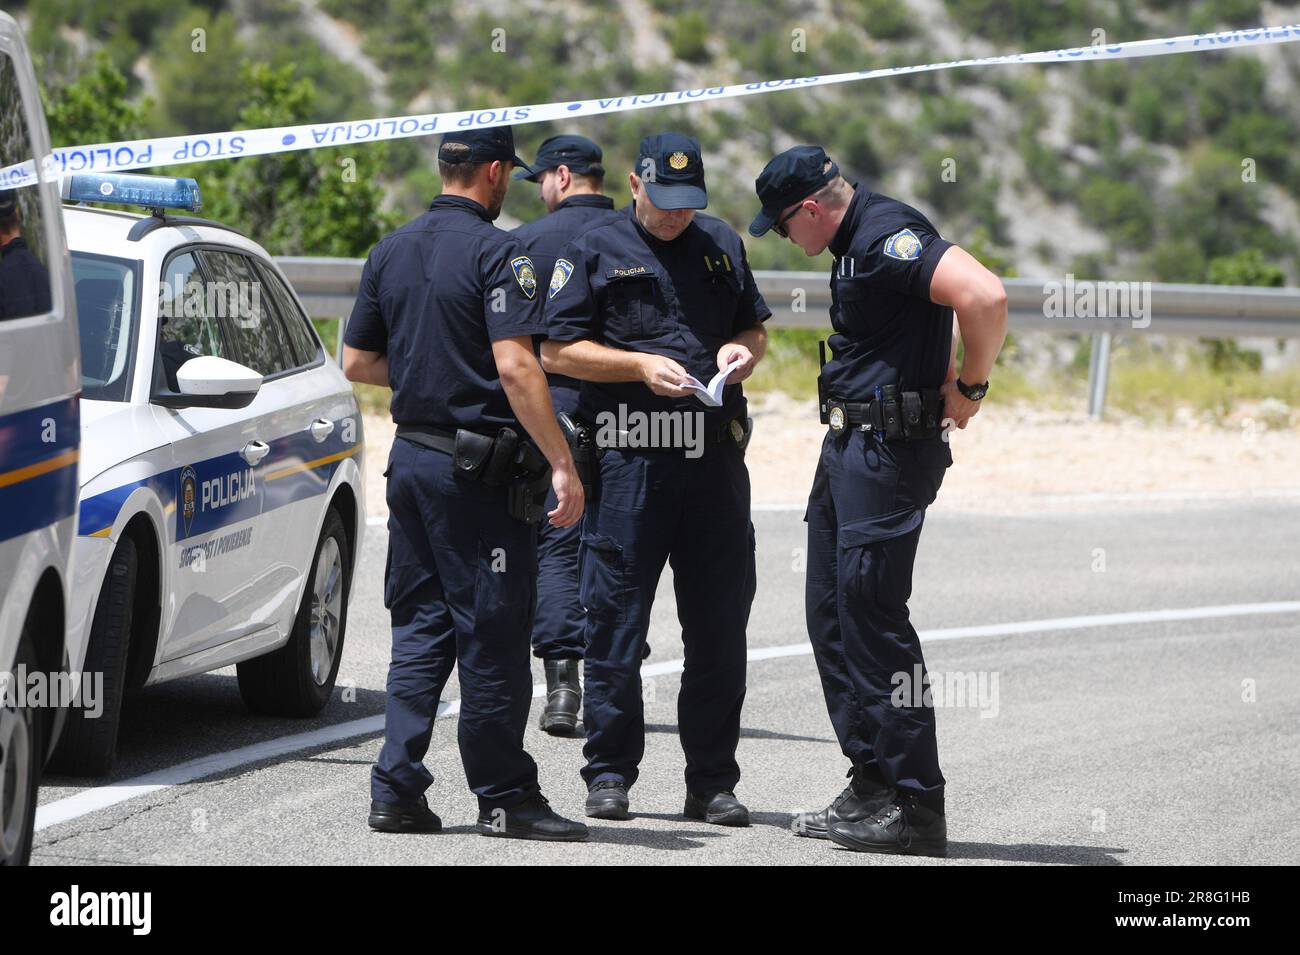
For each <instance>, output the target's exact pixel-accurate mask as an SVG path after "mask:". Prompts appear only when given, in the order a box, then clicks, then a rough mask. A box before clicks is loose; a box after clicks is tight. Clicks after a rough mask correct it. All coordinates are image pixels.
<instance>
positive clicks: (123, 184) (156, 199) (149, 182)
mask: <svg viewBox="0 0 1300 955" xmlns="http://www.w3.org/2000/svg"><path fill="white" fill-rule="evenodd" d="M63 198H64V200H65V201H67V202H107V203H111V204H113V205H120V206H145V207H147V208H149V209H152V210H154V211H155V212H158V213H159V214H161V210H163V209H185V210H187V211H189V212H198V211H199V210H200V209H202V208H203V199H202V197H201V196H200V194H199V184H198V182H197V181H195V180H193V179H172V178H169V177H167V176H137V175H132V174H128V173H77V174H75V175H71V176H66V177H64V180H63Z"/></svg>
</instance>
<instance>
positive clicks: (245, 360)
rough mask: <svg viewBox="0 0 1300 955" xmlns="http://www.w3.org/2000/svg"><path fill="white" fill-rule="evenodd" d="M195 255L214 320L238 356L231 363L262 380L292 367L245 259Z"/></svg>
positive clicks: (210, 252) (258, 282)
mask: <svg viewBox="0 0 1300 955" xmlns="http://www.w3.org/2000/svg"><path fill="white" fill-rule="evenodd" d="M199 255H200V257H201V258H202V259H203V264H204V267H205V269H206V270H207V273H208V280H209V282H211V290H212V292H213V299H214V301H215V304H216V305H217V316H218V318H219V320H220V321H221V326H222V328H224V329H225V332H226V335H227V337H228V338H229V339H230V342H231V346H232V347H233V348H234V350H235V353H236V355H237V356H238V357H236V358H235V360H236V361H238V362H240V363H241V364H244V365H247V366H248V367H249V368H251V369H253V370H254V371H256V372H257V373H258V374H260V375H263V376H267V375H274V374H276V373H277V372H281V371H287V370H289V369H290V368H292V367H294V365H295V364H297V363H296V362H295V361H294V360H293V356H292V354H291V353H290V352H289V351H288V349H287V348H285V347H282V344H283V339H284V334H283V332H282V331H281V330H280V329H279V327H278V324H277V323H276V321H275V319H274V317H273V316H270V315H268V313H267V310H266V308H265V305H264V302H263V298H264V297H265V296H264V290H263V287H262V280H261V278H260V277H259V276H258V274H257V272H256V271H254V269H253V263H252V262H251V261H250V260H249V258H248V257H247V256H245V255H243V254H241V253H238V252H226V251H221V250H217V249H204V250H202V251H201V252H199Z"/></svg>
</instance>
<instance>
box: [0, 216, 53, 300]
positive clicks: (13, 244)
mask: <svg viewBox="0 0 1300 955" xmlns="http://www.w3.org/2000/svg"><path fill="white" fill-rule="evenodd" d="M53 307H54V305H53V304H52V303H51V301H50V273H49V271H47V270H46V268H45V266H44V265H42V264H41V260H40V259H38V258H37V257H36V255H35V253H33V252H32V250H31V249H30V248H29V247H28V245H27V240H26V239H24V238H23V237H22V236H16V237H15V238H13V239H11V240H9V242H7V243H6V244H5V245H4V246H3V247H0V318H24V317H26V316H28V315H44V314H45V313H46V312H48V311H49V310H50V309H52V308H53Z"/></svg>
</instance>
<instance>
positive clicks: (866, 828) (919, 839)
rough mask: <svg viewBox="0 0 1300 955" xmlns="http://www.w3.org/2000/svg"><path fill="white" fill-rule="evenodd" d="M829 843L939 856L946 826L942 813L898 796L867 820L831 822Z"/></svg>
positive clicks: (944, 850)
mask: <svg viewBox="0 0 1300 955" xmlns="http://www.w3.org/2000/svg"><path fill="white" fill-rule="evenodd" d="M826 834H827V836H828V837H829V838H830V840H831V842H833V843H835V844H836V845H837V846H843V847H844V848H845V849H853V850H854V851H856V852H886V853H892V854H895V855H912V856H939V857H943V856H946V855H947V854H948V823H947V820H946V819H945V817H944V814H943V813H942V812H938V811H936V810H934V809H930V808H929V807H927V806H923V805H921V803H919V802H918V801H917V800H916V797H915V796H909V795H901V796H900V797H898V798H896V799H894V800H893V801H892V802H891V803H890V804H889V805H888V806H886V807H885V808H884V809H882V810H881V811H880V812H878V813H876V814H875V815H874V816H872V817H871V818H869V819H863V820H862V821H860V822H832V823H831V824H830V827H829V828H828V829H827V830H826Z"/></svg>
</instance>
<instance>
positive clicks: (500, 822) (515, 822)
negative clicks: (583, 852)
mask: <svg viewBox="0 0 1300 955" xmlns="http://www.w3.org/2000/svg"><path fill="white" fill-rule="evenodd" d="M475 828H476V829H478V831H479V835H481V836H504V837H506V838H508V839H534V840H536V841H538V842H583V841H585V840H586V838H587V827H586V826H584V825H583V824H582V823H580V822H573V821H572V820H570V819H565V818H564V817H563V816H561V815H559V814H558V813H556V812H555V810H554V809H552V808H551V804H550V803H549V802H548V801H547V799H546V797H545V796H543V795H542V794H541V793H538V794H537V795H536V796H533V797H532V798H531V799H526V800H524V801H523V802H521V803H520V804H519V805H517V806H512V807H511V808H509V809H496V810H493V811H492V812H488V813H482V812H480V813H479V817H478V822H477V823H476V824H475Z"/></svg>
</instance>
